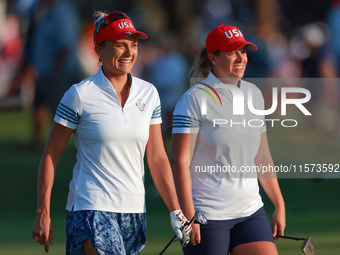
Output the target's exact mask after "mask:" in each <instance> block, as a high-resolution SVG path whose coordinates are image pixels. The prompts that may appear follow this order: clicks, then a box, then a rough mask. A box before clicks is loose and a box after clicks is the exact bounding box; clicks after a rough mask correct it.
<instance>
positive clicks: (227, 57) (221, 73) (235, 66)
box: [208, 46, 248, 85]
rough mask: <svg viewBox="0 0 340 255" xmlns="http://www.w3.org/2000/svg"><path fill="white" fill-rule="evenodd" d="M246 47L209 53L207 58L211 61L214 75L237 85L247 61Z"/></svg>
mask: <svg viewBox="0 0 340 255" xmlns="http://www.w3.org/2000/svg"><path fill="white" fill-rule="evenodd" d="M246 47H247V46H243V47H241V48H239V49H238V50H236V51H233V52H224V51H220V53H219V54H218V55H214V54H213V53H209V55H208V56H209V59H210V61H211V62H212V63H213V68H212V72H213V73H214V75H215V76H216V77H217V78H220V79H227V80H228V81H229V83H231V84H233V85H237V82H238V81H239V80H240V79H241V78H242V77H243V76H244V71H245V69H246V66H247V62H248V58H247V48H246Z"/></svg>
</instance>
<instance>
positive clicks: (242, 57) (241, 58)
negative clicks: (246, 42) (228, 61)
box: [236, 51, 245, 62]
mask: <svg viewBox="0 0 340 255" xmlns="http://www.w3.org/2000/svg"><path fill="white" fill-rule="evenodd" d="M236 56H237V58H236V61H237V62H243V61H244V60H245V54H243V53H242V52H240V51H236Z"/></svg>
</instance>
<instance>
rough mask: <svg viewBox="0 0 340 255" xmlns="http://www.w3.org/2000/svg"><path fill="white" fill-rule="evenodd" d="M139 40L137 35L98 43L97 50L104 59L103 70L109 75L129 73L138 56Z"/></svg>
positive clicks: (115, 75) (116, 75)
mask: <svg viewBox="0 0 340 255" xmlns="http://www.w3.org/2000/svg"><path fill="white" fill-rule="evenodd" d="M137 46H138V41H137V38H136V36H135V35H131V36H128V37H126V38H124V39H120V40H116V41H110V40H106V41H104V43H103V44H101V45H97V46H96V47H95V51H96V52H97V54H98V56H99V57H100V59H101V60H102V63H103V72H104V74H105V75H106V76H107V77H108V78H109V77H118V76H122V75H127V74H128V73H130V72H131V69H132V67H133V65H134V64H135V62H136V60H137V56H138V47H137Z"/></svg>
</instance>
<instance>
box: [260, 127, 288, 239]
mask: <svg viewBox="0 0 340 255" xmlns="http://www.w3.org/2000/svg"><path fill="white" fill-rule="evenodd" d="M255 164H256V165H257V166H260V165H261V164H262V165H265V166H269V165H271V166H274V162H273V159H272V156H271V154H270V150H269V145H268V139H267V133H266V132H264V133H262V135H261V143H260V148H259V151H258V153H257V155H256V157H255ZM259 181H260V183H261V186H262V187H263V189H264V191H265V192H266V194H267V196H268V197H269V199H270V200H271V201H272V203H273V205H274V207H275V212H274V214H273V218H272V224H273V229H272V231H273V237H274V238H275V236H276V235H283V234H284V229H285V227H286V211H285V203H284V200H283V197H282V194H281V190H280V186H279V183H278V180H277V177H276V173H275V172H274V173H259ZM275 239H279V238H275Z"/></svg>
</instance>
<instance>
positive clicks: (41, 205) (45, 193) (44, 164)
mask: <svg viewBox="0 0 340 255" xmlns="http://www.w3.org/2000/svg"><path fill="white" fill-rule="evenodd" d="M54 177H55V166H54V165H53V163H52V159H51V157H50V156H43V157H42V159H41V161H40V166H39V174H38V187H37V196H38V197H37V201H38V202H37V215H42V214H44V215H45V216H48V217H49V216H50V204H51V194H52V187H53V183H54Z"/></svg>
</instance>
